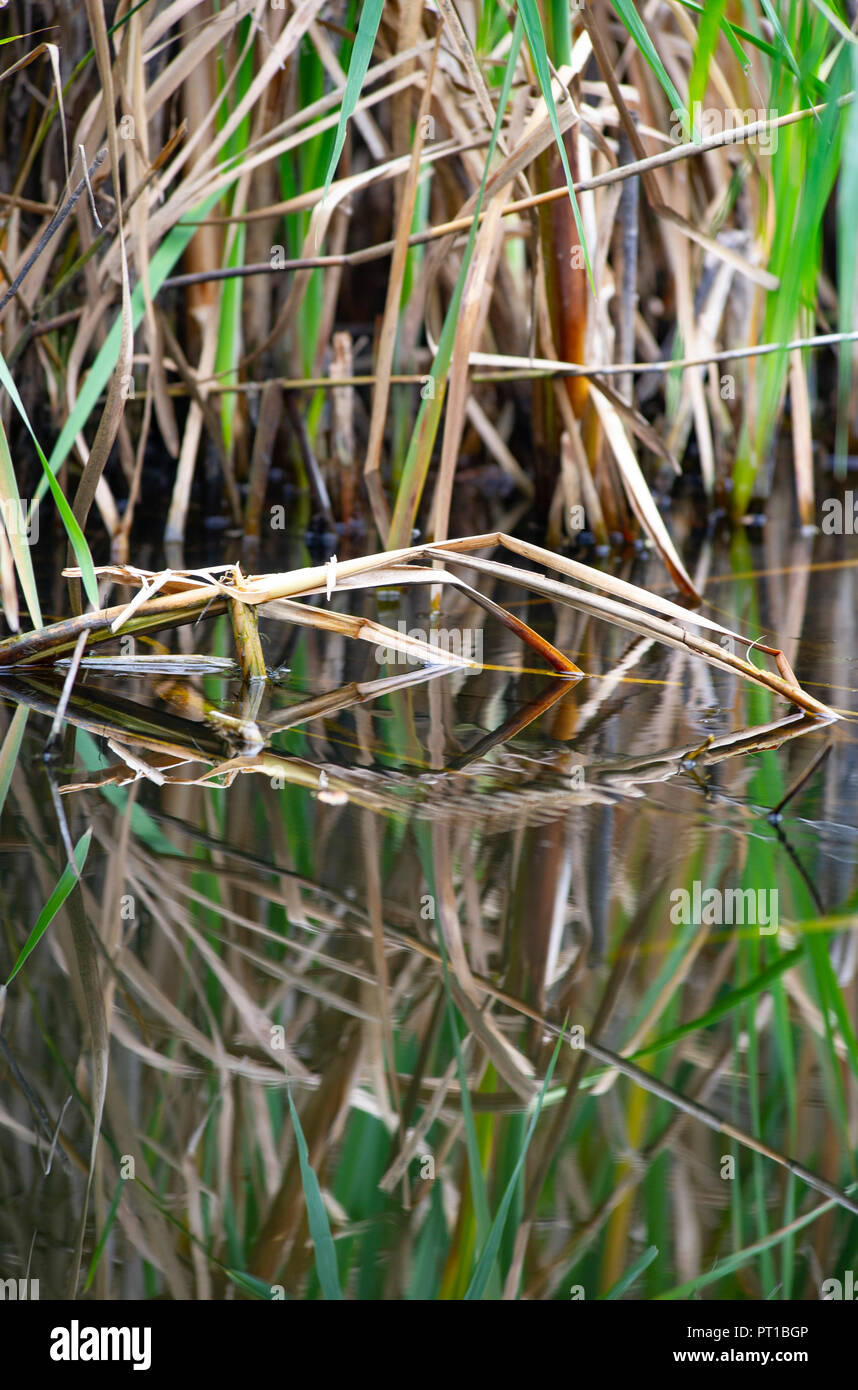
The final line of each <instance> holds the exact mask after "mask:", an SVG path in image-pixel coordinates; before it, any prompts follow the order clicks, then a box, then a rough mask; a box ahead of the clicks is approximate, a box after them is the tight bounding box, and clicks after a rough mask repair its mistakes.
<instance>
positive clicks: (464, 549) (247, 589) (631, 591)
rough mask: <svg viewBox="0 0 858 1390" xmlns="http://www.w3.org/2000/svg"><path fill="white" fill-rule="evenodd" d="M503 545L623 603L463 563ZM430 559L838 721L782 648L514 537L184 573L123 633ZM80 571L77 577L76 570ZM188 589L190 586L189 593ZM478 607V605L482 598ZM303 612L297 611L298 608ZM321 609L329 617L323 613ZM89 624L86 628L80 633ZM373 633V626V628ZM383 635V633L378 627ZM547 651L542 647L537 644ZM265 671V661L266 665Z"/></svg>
mask: <svg viewBox="0 0 858 1390" xmlns="http://www.w3.org/2000/svg"><path fill="white" fill-rule="evenodd" d="M496 546H501V547H503V548H504V549H506V550H510V551H512V552H513V553H514V554H517V555H520V556H523V557H524V558H525V559H527V560H530V561H533V562H535V563H537V564H542V565H546V566H548V567H549V568H551V569H554V570H558V571H560V573H563V574H566V575H567V576H570V577H572V578H577V579H580V580H583V581H584V582H585V583H588V584H591V585H592V586H593V587H598V588H601V589H602V590H605V589H607V590H608V591H609V592H611V593H613V594H615V595H616V594H619V595H620V596H621V597H622V598H625V599H627V600H630V601H627V602H619V601H618V600H617V599H616V598H606V597H605V596H604V593H602V594H591V593H589V592H587V591H584V590H581V589H576V588H573V587H572V586H570V585H569V584H563V583H560V582H559V581H557V580H552V579H548V578H547V577H546V576H544V575H541V574H535V573H533V572H532V571H529V570H523V569H520V568H517V567H513V566H510V565H503V564H499V563H498V562H497V561H487V560H481V559H476V558H473V559H472V558H468V559H465V555H469V553H470V552H472V551H474V550H487V549H490V548H494V547H496ZM424 557H429V558H431V559H443V560H452V561H453V562H454V563H455V562H456V560H457V559H458V560H459V563H464V564H467V565H470V566H471V567H472V568H474V569H477V570H484V571H486V572H488V573H490V574H493V575H494V576H496V577H498V578H503V579H509V580H510V581H511V582H513V583H516V584H520V585H522V586H523V587H524V588H531V589H535V590H537V592H540V593H542V594H544V595H546V596H547V597H551V598H554V599H557V600H559V601H560V602H565V603H567V604H571V605H572V606H573V607H576V608H579V609H581V610H582V611H584V612H587V613H590V614H592V615H594V616H597V617H602V618H603V619H606V620H607V621H608V622H612V623H614V624H616V625H618V626H621V627H625V628H628V629H629V630H631V631H633V632H636V633H638V634H642V635H645V636H650V637H653V638H655V639H656V640H657V641H660V642H663V643H665V644H666V645H668V646H672V647H677V648H679V649H683V648H684V649H686V650H689V651H692V652H694V653H695V654H696V655H698V656H700V657H702V658H703V659H704V660H706V661H707V662H708V663H709V664H710V665H712V666H718V667H720V668H721V669H722V670H727V671H729V672H732V673H734V674H736V675H740V676H742V677H743V678H744V679H745V680H749V681H753V682H754V684H756V685H761V686H763V687H764V689H768V690H770V691H772V692H773V693H775V694H777V695H780V696H782V697H783V698H784V699H786V700H788V701H789V702H790V703H791V704H793V705H796V706H798V707H799V708H800V709H803V710H806V711H807V712H808V713H809V714H812V715H814V716H815V717H816V718H822V719H826V720H828V719H834V718H836V717H837V716H836V714H835V712H834V711H833V710H831V709H829V708H828V706H827V705H824V704H823V703H822V702H821V701H819V700H817V699H815V698H814V697H813V696H812V695H808V694H807V692H806V691H804V690H803V689H802V688H801V686H800V685H799V684H798V682H797V680H796V679H795V677H794V676H793V673H792V671H791V670H790V668H789V666H788V665H787V664H786V662H785V659H784V657H783V654H782V653H781V652H780V651H778V650H777V649H776V648H772V647H766V646H763V644H762V643H760V642H755V643H748V651H749V653H750V651H751V650H752V648H753V647H754V646H757V647H759V648H760V649H761V651H763V652H765V653H766V654H767V655H769V656H773V657H774V658H775V660H776V661H777V663H778V666H779V669H780V673H781V674H778V675H775V674H774V673H773V672H769V671H764V670H761V669H759V668H758V667H756V666H753V665H752V664H751V662H750V661H748V660H746V659H745V658H743V657H739V656H736V655H734V653H733V652H731V651H730V650H729V649H728V648H725V647H721V646H716V644H715V643H714V642H710V641H707V640H706V639H705V638H703V637H698V636H697V635H696V634H695V633H691V632H689V631H688V630H687V629H686V628H685V627H684V626H683V625H682V622H681V620H680V619H681V616H682V614H681V613H680V612H678V611H677V606H676V605H674V604H667V603H666V602H665V601H664V600H660V599H657V598H656V597H655V596H652V595H648V594H646V593H645V592H644V591H637V592H636V591H635V586H634V585H630V584H627V583H625V582H621V581H618V580H616V579H610V578H609V577H608V576H604V575H602V574H601V573H600V572H599V571H598V570H591V568H590V567H589V566H586V565H582V564H580V563H579V562H576V561H574V560H570V559H568V558H567V557H565V556H563V555H557V554H555V553H554V552H552V551H549V550H545V549H543V547H541V546H536V545H532V544H531V543H530V542H528V541H522V540H519V539H517V538H515V537H513V536H508V535H506V534H505V533H504V532H501V531H492V532H488V533H486V534H485V535H480V536H465V537H463V538H461V539H459V540H448V541H440V542H438V544H437V545H432V544H429V545H417V546H409V547H406V548H404V549H401V550H391V551H386V552H382V553H381V554H377V555H368V556H358V557H356V558H355V559H353V560H345V561H343V562H341V563H340V564H336V562H335V561H333V560H332V561H331V562H329V564H328V565H321V566H310V567H309V568H306V569H300V570H291V571H287V572H285V573H282V574H276V575H263V576H258V577H255V578H245V577H244V576H242V575H241V574H240V572H239V571H238V570H235V571H233V573H234V575H235V578H236V580H237V581H238V582H237V583H234V584H225V583H224V582H223V581H221V580H215V579H212V578H210V579H209V582H205V583H204V582H202V581H201V580H197V582H196V583H194V581H193V576H192V575H187V576H186V575H183V574H181V573H178V574H174V575H170V582H171V584H180V583H183V582H184V583H185V584H187V585H188V586H189V587H186V588H184V589H182V590H180V591H179V592H178V593H172V594H162V595H161V596H160V597H159V598H154V599H146V600H145V601H144V602H143V603H141V604H140V605H139V607H138V608H137V609H136V610H135V611H134V613H133V614H132V615H131V616H130V617H129V618H128V619H127V621H125V622H123V623H122V624H121V628H122V631H123V632H135V631H136V632H142V631H149V632H151V631H155V630H157V629H158V628H159V627H160V628H168V627H174V626H178V625H179V624H181V623H185V622H192V621H194V619H195V618H197V617H199V616H202V614H203V613H204V612H206V611H209V612H212V613H214V612H217V613H220V612H223V610H224V607H225V606H226V604H227V602H228V601H233V600H234V601H235V602H237V603H240V604H242V605H244V604H249V605H254V606H255V605H258V604H264V603H271V602H273V601H275V600H277V599H288V598H292V599H298V598H302V597H304V598H306V597H308V596H309V595H310V594H311V593H312V592H314V591H325V592H328V593H329V594H330V591H331V579H332V574H331V565H332V564H333V565H334V571H333V587H334V588H336V581H337V579H346V578H347V577H349V576H352V575H361V574H366V573H367V571H371V570H373V569H376V568H378V567H379V566H381V565H383V566H385V567H390V566H394V567H395V566H403V567H404V566H406V565H407V562H408V561H410V560H416V559H419V558H424ZM73 572H74V571H72V573H73ZM100 573H101V574H102V575H109V576H110V577H111V578H113V579H115V580H118V582H120V583H126V584H127V583H128V582H129V580H131V581H132V582H137V583H145V577H144V576H142V575H136V574H134V573H133V572H132V573H130V574H126V573H125V571H124V569H123V568H121V567H115V566H105V567H103V568H102V569H101V570H100ZM190 586H192V587H190ZM471 593H472V597H476V594H477V591H476V590H473V591H471ZM647 600H649V604H650V606H651V607H655V608H658V607H660V608H661V610H662V612H665V611H666V612H667V613H668V614H669V618H670V620H669V621H668V620H666V619H665V618H663V617H662V618H659V617H656V616H654V614H652V613H651V612H648V611H646V607H644V606H641V607H636V606H633V604H638V605H644V604H645V603H646V601H647ZM478 601H479V600H478ZM126 608H127V605H123V606H121V607H115V608H112V609H107V610H102V611H100V612H98V613H89V614H84V615H82V616H81V617H80V618H73V619H68V620H66V621H65V622H62V623H55V624H53V625H52V626H51V627H49V628H44V629H43V630H42V631H40V632H36V633H28V634H26V635H25V636H24V637H11V638H7V639H6V640H5V641H4V642H0V667H2V666H4V665H6V666H8V665H11V664H13V663H21V662H25V661H32V660H37V661H46V660H50V659H51V658H52V657H54V656H56V655H58V654H59V653H60V652H62V651H66V650H68V648H70V647H73V646H74V645H75V643H76V642H77V639H78V637H79V635H80V633H81V631H89V632H90V633H91V634H92V635H91V640H92V641H106V640H108V639H109V638H110V637H112V636H114V635H115V634H114V633H113V632H112V631H111V623H112V622H114V621H115V620H116V619H117V618H118V617H120V615H122V614H123V613H124V612H125V610H126ZM296 608H297V605H296ZM323 611H324V610H323ZM500 611H502V612H503V613H504V614H505V615H506V616H505V617H504V619H503V620H504V621H505V622H506V623H507V626H513V625H516V624H517V623H518V621H519V620H517V619H513V618H512V615H510V614H508V613H507V610H505V609H504V610H500V609H498V612H500ZM311 612H312V616H313V620H314V622H316V623H318V621H319V620H320V619H321V617H322V613H321V612H319V611H317V610H315V609H313V610H311ZM329 617H330V618H331V619H332V620H333V619H334V617H336V618H337V620H338V625H341V624H342V622H343V619H344V615H342V614H337V615H334V614H333V613H331V614H329ZM688 617H689V619H690V620H691V621H692V622H693V621H694V615H693V614H691V613H689V614H688ZM301 620H302V615H301V614H299V613H298V612H297V611H296V613H295V616H294V621H298V622H300V621H301ZM81 625H83V626H81ZM367 626H374V625H367ZM379 630H380V631H381V632H384V631H385V630H384V629H379ZM719 630H720V631H721V632H722V633H726V634H727V635H728V636H730V637H731V638H734V639H736V640H737V641H742V639H741V638H740V637H739V636H738V634H736V633H729V632H728V629H726V628H720V629H719ZM519 635H520V636H521V637H522V638H523V639H524V640H525V641H527V642H529V643H530V645H534V643H535V642H536V643H538V644H539V645H540V647H541V649H542V652H543V655H544V656H546V657H547V658H548V660H549V661H551V664H552V665H554V667H555V669H556V670H565V671H567V672H568V673H569V674H579V670H578V668H577V667H576V666H575V665H574V663H573V662H571V661H570V660H569V658H568V657H565V656H564V655H563V654H562V653H559V652H557V651H556V649H555V648H553V647H551V645H550V643H545V639H544V638H538V637H537V634H535V633H534V632H533V631H532V629H530V628H528V627H526V625H522V628H521V629H520V631H519ZM543 643H544V644H545V645H544V647H542V646H541V644H543ZM262 665H263V667H264V662H263V663H262Z"/></svg>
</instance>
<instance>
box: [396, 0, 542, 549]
mask: <svg viewBox="0 0 858 1390" xmlns="http://www.w3.org/2000/svg"><path fill="white" fill-rule="evenodd" d="M521 37H522V24H521V19H520V17H519V18H517V19H516V22H515V27H514V29H513V33H512V43H511V45H510V51H509V57H508V59H507V64H506V71H505V73H504V80H503V86H502V88H501V93H500V97H499V98H498V108H497V114H496V116H495V124H494V128H493V130H492V134H491V138H490V140H489V148H488V153H487V154H486V162H485V167H484V169H483V177H482V182H481V183H480V191H479V193H478V195H477V205H476V207H475V208H474V220H473V222H472V223H471V230H470V232H469V234H468V241H467V245H466V246H465V251H464V254H463V256H462V264H461V266H460V267H459V275H458V278H457V280H456V287H455V289H454V290H453V296H452V299H451V300H450V305H449V307H448V309H447V314H446V317H445V319H444V326H443V328H442V329H441V337H440V339H439V340H438V349H437V351H436V353H435V360H434V361H433V363H432V369H431V371H430V373H429V381H430V382H431V383H432V384H433V392H432V394H431V395H428V396H425V397H424V398H423V400H422V401H421V402H420V409H419V410H418V412H417V421H416V423H415V425H414V432H413V434H412V436H411V441H410V443H409V445H408V453H407V454H406V456H405V463H404V464H403V467H402V477H401V479H400V483H399V488H398V489H397V494H396V505H395V507H394V509H393V519H392V521H391V524H390V534H389V536H388V538H387V544H388V546H389V547H390V549H396V547H397V546H403V545H410V544H411V532H412V528H413V526H414V522H415V519H416V517H417V509H418V507H419V506H420V498H421V496H422V495H423V487H424V484H425V482H426V475H427V473H428V472H429V462H430V459H431V457H432V448H433V445H434V443H435V437H436V435H437V433H438V425H439V423H440V420H441V411H442V410H443V408H444V396H445V394H446V390H447V374H448V373H449V370H450V362H451V360H452V356H453V344H454V342H455V337H456V330H457V328H458V325H459V305H460V303H461V300H462V292H463V290H464V287H465V280H466V278H467V274H468V268H469V266H470V264H471V257H472V256H473V254H474V246H475V245H476V241H477V227H478V225H479V219H480V211H481V209H482V206H483V195H484V193H485V188H486V183H487V181H488V176H489V168H490V167H491V162H492V156H493V155H494V152H495V148H496V146H497V141H498V135H499V134H500V128H501V121H502V120H503V113H504V111H505V110H506V104H507V101H508V100H509V93H510V89H511V87H512V79H513V73H514V71H515V65H516V61H517V59H518V50H519V47H520V45H521Z"/></svg>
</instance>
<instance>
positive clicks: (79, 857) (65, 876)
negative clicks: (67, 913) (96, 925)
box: [4, 829, 92, 989]
mask: <svg viewBox="0 0 858 1390" xmlns="http://www.w3.org/2000/svg"><path fill="white" fill-rule="evenodd" d="M91 839H92V830H91V829H90V830H87V831H85V832H84V834H83V835H81V837H80V839H79V840H78V842H77V844H76V845H75V847H74V861H75V864H76V865H77V873H75V871H74V869H73V868H72V866H71V864H66V866H65V868H64V869H63V871H62V874H61V875H60V880H59V882H58V884H57V886H56V888H55V889H54V891H53V893H52V894H51V896H50V897H49V898H48V901H47V902H46V903H45V906H44V907H43V908H42V910H41V912H40V913H39V916H38V919H37V921H36V925H35V926H34V927H33V930H32V931H31V932H30V935H29V936H28V937H27V940H26V942H25V943H24V945H23V946H22V947H21V950H20V952H19V955H18V959H17V960H16V961H15V964H14V966H13V967H12V973H11V975H10V976H9V978H8V980H7V981H6V985H5V986H4V988H6V989H8V987H9V985H10V984H11V983H12V981H13V980H14V978H15V976H16V975H17V974H18V971H19V970H20V969H21V967H22V965H23V964H24V963H25V961H26V960H27V957H28V956H29V955H30V954H31V953H32V952H33V951H34V950H35V949H36V947H37V946H38V944H39V942H40V941H41V939H42V937H43V936H44V934H45V932H46V931H47V930H48V927H49V926H50V925H51V922H52V921H53V920H54V918H55V917H56V915H57V913H58V912H59V910H60V908H61V907H62V905H63V903H64V902H65V900H66V898H67V897H68V895H69V893H70V892H71V891H72V889H73V888H74V886H75V884H76V883H77V880H78V874H80V873H81V872H82V870H83V866H84V864H85V863H86V856H87V854H88V853H89V842H90V840H91Z"/></svg>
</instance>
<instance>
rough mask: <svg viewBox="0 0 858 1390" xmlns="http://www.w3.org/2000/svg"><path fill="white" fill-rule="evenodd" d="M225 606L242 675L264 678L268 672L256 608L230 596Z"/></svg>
mask: <svg viewBox="0 0 858 1390" xmlns="http://www.w3.org/2000/svg"><path fill="white" fill-rule="evenodd" d="M227 607H228V609H229V619H230V622H231V623H232V635H233V637H234V638H235V649H236V651H237V652H238V664H239V666H240V667H241V674H242V676H243V677H244V679H245V680H246V681H250V680H263V681H264V680H266V679H267V677H268V672H267V670H266V669H265V656H264V654H263V651H262V642H261V641H260V638H259V619H258V616H257V613H256V609H255V608H253V607H252V606H251V605H250V604H249V603H242V602H241V601H240V600H239V599H236V598H231V599H230V600H229V602H228V605H227Z"/></svg>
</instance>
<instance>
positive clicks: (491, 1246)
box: [465, 1034, 563, 1301]
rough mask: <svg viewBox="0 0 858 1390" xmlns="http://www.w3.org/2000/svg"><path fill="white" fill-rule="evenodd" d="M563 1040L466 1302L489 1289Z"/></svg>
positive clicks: (470, 1285)
mask: <svg viewBox="0 0 858 1390" xmlns="http://www.w3.org/2000/svg"><path fill="white" fill-rule="evenodd" d="M562 1042H563V1035H562V1034H561V1036H560V1037H559V1038H558V1039H557V1044H556V1046H555V1048H554V1052H553V1053H552V1056H551V1061H550V1062H549V1064H548V1071H547V1072H546V1073H545V1080H544V1081H543V1083H542V1089H541V1090H540V1092H539V1095H538V1096H537V1098H536V1104H535V1105H534V1107H533V1114H532V1115H531V1117H530V1123H529V1125H528V1126H527V1133H526V1134H525V1136H524V1143H523V1144H522V1146H521V1153H520V1154H519V1156H518V1162H517V1163H516V1165H515V1168H514V1169H513V1172H512V1176H511V1177H510V1180H509V1182H508V1183H507V1185H506V1191H505V1192H504V1194H503V1197H502V1198H501V1204H500V1206H499V1207H498V1210H497V1215H496V1216H495V1219H494V1221H493V1222H492V1224H491V1229H490V1230H489V1234H488V1239H487V1240H486V1243H485V1245H484V1247H483V1251H482V1254H481V1255H480V1258H479V1260H478V1261H477V1267H476V1269H475V1270H474V1275H473V1278H472V1279H471V1282H470V1284H469V1285H468V1291H467V1293H466V1294H465V1300H466V1301H473V1300H474V1299H478V1298H482V1296H483V1294H484V1293H485V1291H486V1286H487V1285H488V1282H489V1279H490V1277H491V1273H492V1270H493V1269H494V1266H495V1261H496V1260H497V1257H498V1251H499V1249H500V1243H501V1239H502V1238H503V1233H504V1227H505V1226H506V1221H507V1217H508V1216H509V1210H510V1207H511V1206H512V1202H513V1198H514V1197H515V1191H516V1184H517V1182H518V1177H519V1174H520V1173H521V1170H522V1168H523V1167H524V1160H525V1158H526V1157H527V1150H528V1148H529V1147H530V1141H531V1139H532V1138H533V1131H534V1130H535V1129H536V1122H537V1120H538V1119H539V1115H540V1112H541V1110H542V1102H543V1101H544V1099H545V1093H546V1091H547V1090H548V1087H549V1085H550V1084H551V1077H552V1075H553V1073H554V1067H555V1065H556V1063H557V1058H558V1057H559V1056H560V1047H561V1045H562Z"/></svg>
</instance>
